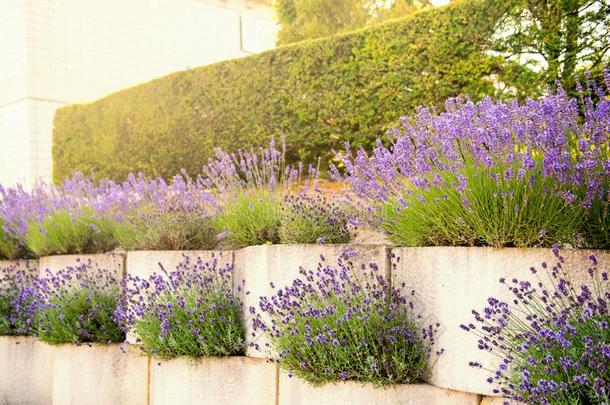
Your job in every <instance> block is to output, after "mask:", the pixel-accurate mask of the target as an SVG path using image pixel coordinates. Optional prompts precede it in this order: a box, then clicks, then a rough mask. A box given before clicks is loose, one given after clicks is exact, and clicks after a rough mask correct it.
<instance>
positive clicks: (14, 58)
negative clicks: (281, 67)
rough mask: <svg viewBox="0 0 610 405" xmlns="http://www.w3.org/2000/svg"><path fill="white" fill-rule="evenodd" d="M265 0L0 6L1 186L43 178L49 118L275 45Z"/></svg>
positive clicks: (73, 0)
mask: <svg viewBox="0 0 610 405" xmlns="http://www.w3.org/2000/svg"><path fill="white" fill-rule="evenodd" d="M276 33H277V27H276V25H275V23H274V13H273V8H272V6H271V5H270V1H269V0H1V1H0V61H2V63H1V64H0V184H3V185H11V184H15V183H17V182H20V183H24V184H26V185H28V184H32V183H33V182H34V181H35V180H37V179H44V180H50V178H51V170H52V157H51V145H52V129H53V116H54V112H55V110H56V109H57V108H58V107H61V106H64V105H66V104H71V103H77V102H78V103H82V102H87V101H92V100H94V99H97V98H100V97H102V96H105V95H107V94H109V93H112V92H114V91H117V90H120V89H122V88H125V87H130V86H133V85H135V84H138V83H141V82H145V81H148V80H151V79H153V78H155V77H159V76H162V75H165V74H168V73H171V72H175V71H179V70H185V69H189V68H191V67H195V66H200V65H205V64H209V63H212V62H216V61H220V60H225V59H229V58H234V57H239V56H245V55H248V54H250V53H255V52H259V51H263V50H266V49H270V48H272V47H273V46H274V43H275V37H276Z"/></svg>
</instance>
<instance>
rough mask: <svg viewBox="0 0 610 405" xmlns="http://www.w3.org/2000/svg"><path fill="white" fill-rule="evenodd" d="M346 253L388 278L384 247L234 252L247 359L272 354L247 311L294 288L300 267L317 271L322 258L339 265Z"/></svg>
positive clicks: (268, 248) (279, 247) (281, 247)
mask: <svg viewBox="0 0 610 405" xmlns="http://www.w3.org/2000/svg"><path fill="white" fill-rule="evenodd" d="M346 252H347V253H349V255H350V256H351V258H350V259H349V260H350V261H351V262H353V264H354V266H355V268H356V269H359V268H360V267H361V265H368V264H369V263H375V264H377V265H378V266H379V272H380V273H381V274H383V275H384V276H386V277H387V278H389V276H390V266H389V251H388V248H387V247H386V246H384V245H262V246H249V247H246V248H243V249H240V250H237V251H235V273H234V280H235V283H234V284H235V289H236V291H237V290H238V287H239V290H240V291H238V295H239V298H240V299H241V302H242V303H243V304H244V325H245V327H246V343H247V344H248V348H247V355H248V356H250V357H261V358H263V357H267V356H268V355H271V354H272V353H271V352H269V349H268V348H267V346H266V344H267V343H268V341H267V339H266V338H265V337H264V336H261V335H260V334H257V335H255V336H253V335H252V333H253V332H254V331H253V329H252V322H251V320H252V315H251V314H250V312H249V310H248V309H249V308H250V307H255V308H257V309H258V303H259V299H260V297H263V296H267V297H269V296H271V295H273V294H275V293H276V292H277V288H282V287H285V286H288V285H291V284H292V281H293V280H294V279H295V278H297V277H299V276H301V275H300V274H299V269H300V268H301V267H303V268H305V269H307V270H315V269H316V268H317V266H318V264H319V263H320V262H322V257H323V258H324V259H325V260H324V264H327V265H331V266H336V265H337V259H338V258H339V257H340V256H342V255H343V254H345V253H346ZM271 283H273V284H274V285H275V287H276V288H273V287H272V286H271ZM252 343H256V344H258V345H259V346H260V348H261V350H256V349H254V348H253V347H251V345H250V344H252Z"/></svg>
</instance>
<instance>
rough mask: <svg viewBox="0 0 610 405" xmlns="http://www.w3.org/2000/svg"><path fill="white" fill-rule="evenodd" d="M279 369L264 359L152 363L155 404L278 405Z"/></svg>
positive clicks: (221, 358)
mask: <svg viewBox="0 0 610 405" xmlns="http://www.w3.org/2000/svg"><path fill="white" fill-rule="evenodd" d="M276 379H277V370H276V367H275V365H273V364H271V363H268V362H266V361H265V360H262V359H250V358H247V357H220V358H213V357H212V358H201V359H189V358H178V359H174V360H168V361H161V360H156V359H152V361H151V380H150V381H151V383H150V404H151V405H176V404H180V405H191V404H192V405H200V404H206V405H238V404H249V405H274V404H275V401H276V386H277V381H276Z"/></svg>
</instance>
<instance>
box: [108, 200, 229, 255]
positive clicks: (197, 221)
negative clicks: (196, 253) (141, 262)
mask: <svg viewBox="0 0 610 405" xmlns="http://www.w3.org/2000/svg"><path fill="white" fill-rule="evenodd" d="M113 234H114V237H115V238H116V240H117V243H118V244H119V245H120V246H121V247H122V248H124V249H126V250H207V249H214V248H215V247H216V244H217V242H218V239H217V238H216V231H215V227H214V219H213V218H212V217H210V216H207V215H204V214H200V213H196V212H184V211H174V212H152V213H150V214H149V213H147V212H146V211H145V210H141V211H138V212H134V213H133V214H132V215H130V216H129V217H128V219H126V220H125V221H124V222H121V223H120V224H117V225H116V226H115V227H114V231H113Z"/></svg>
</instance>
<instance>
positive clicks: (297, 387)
mask: <svg viewBox="0 0 610 405" xmlns="http://www.w3.org/2000/svg"><path fill="white" fill-rule="evenodd" d="M279 381H280V386H279V405H337V404H349V405H369V404H392V405H421V404H426V405H479V403H480V401H481V398H480V396H479V395H477V394H469V393H466V392H458V391H451V390H447V389H443V388H437V387H433V386H431V385H427V384H412V385H394V386H390V387H387V388H375V387H374V386H373V385H371V384H363V383H358V382H354V381H349V382H343V383H337V384H326V385H323V386H321V387H314V386H312V385H310V384H308V383H306V382H304V381H303V380H299V379H297V378H295V377H292V378H290V377H288V376H287V375H286V374H284V373H280V379H279Z"/></svg>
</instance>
